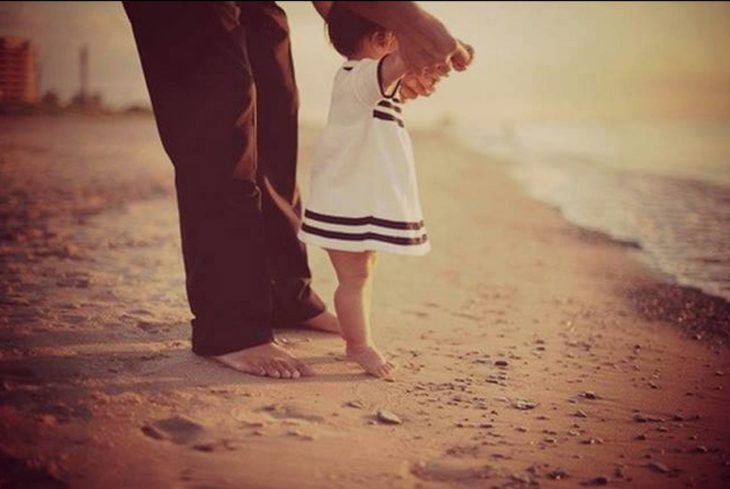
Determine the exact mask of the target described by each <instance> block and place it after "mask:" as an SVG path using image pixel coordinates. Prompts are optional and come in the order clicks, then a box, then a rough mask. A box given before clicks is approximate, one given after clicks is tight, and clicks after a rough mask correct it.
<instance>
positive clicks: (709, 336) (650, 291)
mask: <svg viewBox="0 0 730 489" xmlns="http://www.w3.org/2000/svg"><path fill="white" fill-rule="evenodd" d="M422 132H425V133H428V132H432V131H422ZM433 132H435V134H437V135H439V134H441V133H439V131H433ZM441 135H442V136H445V137H446V138H448V140H449V142H451V143H452V144H455V145H458V146H460V147H462V148H463V149H465V150H466V151H469V152H474V153H475V154H476V155H477V157H483V158H484V159H485V160H492V161H496V162H499V163H498V164H500V165H504V166H505V167H509V166H512V165H515V164H517V162H516V160H515V159H514V158H512V157H506V156H495V155H490V154H489V152H488V151H487V152H480V151H478V150H476V149H472V148H469V147H468V145H466V144H464V143H462V142H461V141H459V139H458V137H457V136H455V135H453V134H451V133H448V132H446V133H443V134H441ZM505 171H506V172H507V173H508V175H509V177H510V178H511V179H513V180H514V181H515V183H517V184H518V186H519V187H520V189H521V190H522V192H523V193H524V195H525V196H526V197H528V198H530V199H532V200H534V201H535V202H537V203H539V204H541V205H544V206H546V207H547V208H549V209H553V210H554V211H556V212H557V213H559V214H560V217H561V219H563V220H565V222H567V223H568V224H570V225H571V226H573V227H574V228H575V231H576V233H577V235H578V236H579V238H581V239H586V240H588V241H592V240H598V241H604V242H607V243H609V244H612V245H615V246H618V247H622V248H626V249H629V250H637V251H639V252H640V253H641V254H642V255H643V256H641V257H631V259H633V260H634V261H636V262H637V264H638V265H639V266H641V267H644V268H645V269H646V272H647V274H648V275H650V276H651V277H652V278H650V279H645V280H644V281H642V283H641V285H636V286H633V287H627V288H625V290H623V293H624V294H625V295H626V297H627V298H628V299H630V300H632V302H633V303H634V304H635V306H636V308H637V311H639V312H641V313H642V314H643V316H644V318H645V319H647V320H651V321H664V322H668V323H671V324H673V325H674V326H675V327H677V328H679V329H680V330H681V331H683V332H684V333H686V335H687V336H688V337H691V338H692V339H695V340H702V339H706V340H710V341H712V342H714V343H716V344H718V345H720V346H725V347H728V346H730V301H728V300H727V299H725V298H724V297H721V296H718V295H714V294H712V293H710V292H707V291H705V290H703V289H702V288H701V287H699V286H694V285H686V284H683V283H681V282H680V280H679V279H678V278H677V277H676V276H674V275H672V274H670V273H668V272H666V271H664V270H662V269H661V268H659V267H658V266H657V265H656V264H654V258H653V256H652V254H651V253H650V252H649V251H648V250H647V249H646V248H645V247H644V246H643V245H642V244H641V243H640V242H639V241H637V240H629V239H622V238H618V237H615V236H612V235H611V234H610V233H609V232H607V231H603V230H599V229H593V228H590V227H586V226H582V225H580V224H578V223H575V222H573V221H571V220H570V219H568V218H567V217H566V216H565V214H564V212H563V209H562V208H561V206H560V205H557V204H553V203H550V202H546V201H544V200H541V199H539V198H537V197H533V196H532V195H530V193H529V192H528V191H527V189H525V188H524V187H523V186H522V185H520V184H519V181H518V180H517V179H516V178H514V177H513V176H512V175H511V174H510V171H509V170H505ZM708 185H709V184H708ZM657 297H660V298H661V299H660V303H657V301H656V298H657ZM678 303H681V304H687V303H690V304H692V305H693V306H694V307H695V309H694V310H683V309H682V308H681V307H678V306H677V304H678ZM696 309H700V310H701V311H702V312H698V311H697V310H696ZM707 318H711V322H708V320H707Z"/></svg>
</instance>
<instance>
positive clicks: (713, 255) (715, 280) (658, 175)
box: [455, 121, 730, 300]
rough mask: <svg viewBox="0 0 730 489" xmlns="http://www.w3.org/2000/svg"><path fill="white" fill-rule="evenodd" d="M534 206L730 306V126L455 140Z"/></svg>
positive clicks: (478, 134)
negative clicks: (505, 165) (629, 247)
mask: <svg viewBox="0 0 730 489" xmlns="http://www.w3.org/2000/svg"><path fill="white" fill-rule="evenodd" d="M455 134H458V135H459V137H460V138H461V139H462V140H463V141H464V142H466V143H467V144H468V145H469V146H470V147H472V148H474V149H476V150H478V151H481V152H484V153H487V154H489V155H491V156H497V157H502V158H505V159H506V160H508V161H509V162H510V163H511V172H512V174H513V176H514V177H515V178H516V179H517V180H518V181H519V182H520V183H521V184H522V185H523V186H524V187H525V189H526V190H527V192H528V193H529V194H530V195H532V196H533V197H535V198H537V199H539V200H542V201H544V202H547V203H549V204H551V205H555V206H557V207H558V208H560V210H561V211H562V213H563V214H564V215H565V217H566V218H567V219H568V220H570V221H572V222H574V223H575V224H578V225H580V226H582V227H585V228H588V229H591V230H596V231H600V232H603V233H606V234H608V235H609V236H611V237H613V238H614V239H617V240H621V241H625V242H630V243H635V244H637V245H639V246H640V247H641V248H642V249H643V250H644V251H645V257H646V258H647V260H648V261H649V262H650V264H652V265H653V266H655V267H656V268H658V269H659V270H661V271H662V272H664V273H665V274H667V275H668V276H670V277H672V278H673V279H674V280H676V281H677V282H678V283H680V284H682V285H688V286H693V287H697V288H699V289H701V290H703V291H705V292H706V293H709V294H711V295H714V296H719V297H723V298H725V299H727V300H730V121H725V122H702V123H697V122H651V123H648V122H642V123H631V124H628V123H623V124H618V123H592V124H585V123H582V124H580V125H577V124H575V125H571V124H524V125H501V126H493V127H485V128H481V129H478V130H470V131H463V130H461V129H459V130H455Z"/></svg>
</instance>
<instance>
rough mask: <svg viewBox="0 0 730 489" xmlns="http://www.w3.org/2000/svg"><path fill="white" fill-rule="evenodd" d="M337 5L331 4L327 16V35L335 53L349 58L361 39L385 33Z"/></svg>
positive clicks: (378, 26)
mask: <svg viewBox="0 0 730 489" xmlns="http://www.w3.org/2000/svg"><path fill="white" fill-rule="evenodd" d="M338 3H339V2H332V7H331V8H330V11H329V13H328V14H327V35H328V36H329V38H330V42H331V43H332V46H334V48H335V49H336V50H337V52H338V53H340V54H341V55H342V56H344V57H346V58H349V57H351V56H353V55H354V54H355V53H356V52H357V50H358V48H359V47H360V42H361V41H362V40H363V39H365V38H367V37H368V36H370V35H371V34H374V33H376V32H386V29H385V28H384V27H383V26H381V25H379V24H376V23H375V22H372V21H369V20H368V19H366V18H364V17H360V16H359V15H357V14H356V13H354V12H352V11H351V10H350V9H348V8H346V7H342V6H339V5H338Z"/></svg>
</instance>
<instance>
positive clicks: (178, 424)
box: [142, 416, 205, 445]
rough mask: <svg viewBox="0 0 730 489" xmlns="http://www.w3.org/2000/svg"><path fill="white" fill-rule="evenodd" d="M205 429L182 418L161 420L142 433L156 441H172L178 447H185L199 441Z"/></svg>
mask: <svg viewBox="0 0 730 489" xmlns="http://www.w3.org/2000/svg"><path fill="white" fill-rule="evenodd" d="M204 432H205V428H204V427H203V426H202V425H200V424H198V423H196V422H194V421H191V420H189V419H187V418H184V417H182V416H172V417H170V418H165V419H160V420H158V421H155V422H153V423H150V424H146V425H144V426H143V427H142V433H144V434H145V435H147V436H149V437H150V438H153V439H155V440H170V441H171V442H173V443H176V444H178V445H185V444H187V443H190V442H192V441H195V440H197V439H198V438H199V437H200V436H201V435H202V434H203V433H204Z"/></svg>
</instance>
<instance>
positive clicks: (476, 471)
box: [411, 462, 494, 486]
mask: <svg viewBox="0 0 730 489" xmlns="http://www.w3.org/2000/svg"><path fill="white" fill-rule="evenodd" d="M411 474H413V476H415V477H416V478H417V479H420V480H422V481H429V482H446V483H448V484H449V485H451V484H459V485H467V486H469V485H473V484H475V483H478V482H479V481H483V480H484V479H489V478H491V477H492V476H493V475H494V469H493V468H492V467H490V466H489V465H480V466H476V467H474V466H468V465H464V464H457V463H450V462H419V463H417V464H415V465H413V466H412V467H411Z"/></svg>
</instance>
